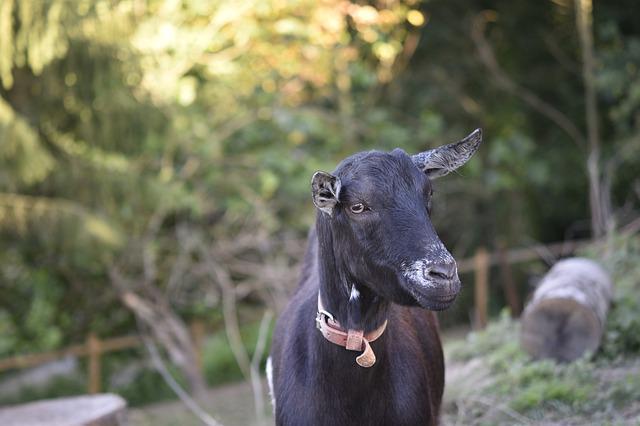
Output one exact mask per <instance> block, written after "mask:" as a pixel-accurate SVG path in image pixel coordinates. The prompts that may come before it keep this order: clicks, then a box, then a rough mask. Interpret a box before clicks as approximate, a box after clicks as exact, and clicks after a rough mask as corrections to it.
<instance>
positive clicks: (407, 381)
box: [278, 364, 436, 426]
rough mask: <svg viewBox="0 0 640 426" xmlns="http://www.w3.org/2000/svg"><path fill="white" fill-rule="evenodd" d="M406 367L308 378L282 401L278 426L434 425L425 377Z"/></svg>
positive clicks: (356, 369)
mask: <svg viewBox="0 0 640 426" xmlns="http://www.w3.org/2000/svg"><path fill="white" fill-rule="evenodd" d="M404 367H405V368H399V366H398V368H394V367H393V366H389V365H385V366H383V365H377V366H374V367H373V369H372V370H371V371H364V370H361V367H358V366H351V369H345V370H342V371H340V370H336V369H333V370H332V371H330V372H327V371H326V370H325V374H319V375H312V376H313V377H311V378H310V377H308V376H307V380H305V382H306V383H304V385H303V386H297V389H298V391H297V392H294V393H290V394H289V395H286V396H285V395H283V397H284V398H283V400H282V404H281V405H279V406H278V411H279V412H280V413H279V414H280V415H282V416H283V417H280V420H282V421H279V422H278V424H287V425H294V424H295V425H297V424H299V425H335V426H342V425H344V426H349V425H398V426H401V425H431V424H435V422H436V420H435V417H434V416H433V410H432V401H431V394H432V390H431V389H429V380H428V372H427V371H426V369H424V368H423V367H422V366H420V365H417V364H416V365H414V366H412V367H413V368H406V367H407V366H404ZM301 385H302V384H301ZM278 403H280V401H279V402H278ZM285 413H286V414H285ZM290 416H291V417H290ZM287 418H288V419H287ZM293 419H295V420H293ZM292 420H293V421H292Z"/></svg>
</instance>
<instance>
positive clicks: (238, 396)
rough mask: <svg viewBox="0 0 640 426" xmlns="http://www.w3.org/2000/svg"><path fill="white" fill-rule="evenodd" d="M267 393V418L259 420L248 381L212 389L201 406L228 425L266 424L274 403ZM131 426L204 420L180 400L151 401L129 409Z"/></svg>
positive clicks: (182, 425)
mask: <svg viewBox="0 0 640 426" xmlns="http://www.w3.org/2000/svg"><path fill="white" fill-rule="evenodd" d="M263 387H264V395H265V405H266V407H265V418H264V421H263V422H262V423H260V422H258V421H257V420H256V415H255V412H254V408H253V394H252V393H251V386H250V385H249V384H248V383H246V382H240V383H233V384H230V385H226V386H220V387H216V388H212V389H210V390H209V393H208V395H207V396H206V398H205V400H204V401H202V402H201V406H202V408H203V409H205V410H206V411H207V412H208V413H210V414H211V415H212V417H213V418H214V419H215V420H217V421H219V422H220V423H222V424H223V425H224V426H265V425H271V424H273V418H272V416H271V403H270V402H269V399H268V397H267V393H266V385H265V386H263ZM129 424H130V425H131V426H196V425H197V426H201V425H202V422H200V421H199V420H198V419H197V418H196V417H195V416H194V415H193V414H191V412H190V411H189V410H188V409H187V408H186V407H185V406H184V404H182V403H181V402H180V401H171V402H164V403H158V404H152V405H147V406H144V407H140V408H135V409H130V410H129Z"/></svg>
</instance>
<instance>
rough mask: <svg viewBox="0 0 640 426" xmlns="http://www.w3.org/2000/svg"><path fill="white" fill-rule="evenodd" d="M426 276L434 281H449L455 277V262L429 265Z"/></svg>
mask: <svg viewBox="0 0 640 426" xmlns="http://www.w3.org/2000/svg"><path fill="white" fill-rule="evenodd" d="M429 266H430V267H429V268H428V269H427V271H428V272H427V274H426V275H428V276H427V278H430V279H432V280H436V281H449V280H452V279H454V278H455V276H456V272H457V268H456V264H455V262H451V263H436V264H433V265H429Z"/></svg>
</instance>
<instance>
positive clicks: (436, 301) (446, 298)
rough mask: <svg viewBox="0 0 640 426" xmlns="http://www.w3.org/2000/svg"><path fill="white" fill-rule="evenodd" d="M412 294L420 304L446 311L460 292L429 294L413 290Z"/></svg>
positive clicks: (432, 309)
mask: <svg viewBox="0 0 640 426" xmlns="http://www.w3.org/2000/svg"><path fill="white" fill-rule="evenodd" d="M411 294H412V295H413V297H414V298H415V299H416V302H418V305H420V306H421V307H423V308H425V309H428V310H430V311H444V310H446V309H449V307H451V305H453V302H454V301H455V300H456V297H458V292H457V291H456V292H455V293H452V294H428V293H423V292H420V291H412V292H411Z"/></svg>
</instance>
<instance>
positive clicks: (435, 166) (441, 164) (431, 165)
mask: <svg viewBox="0 0 640 426" xmlns="http://www.w3.org/2000/svg"><path fill="white" fill-rule="evenodd" d="M481 142H482V130H481V129H476V130H474V131H473V132H472V133H471V134H470V135H469V136H467V137H466V138H464V139H462V140H461V141H459V142H454V143H450V144H448V145H443V146H439V147H437V148H434V149H430V150H429V151H425V152H421V153H420V154H416V155H413V156H412V157H411V160H413V164H415V165H416V167H418V168H419V169H420V170H422V171H423V172H424V173H426V174H427V176H429V177H430V178H432V179H433V178H437V177H440V176H444V175H446V174H448V173H450V172H452V171H454V170H455V169H457V168H458V167H460V166H462V165H463V164H464V163H466V162H467V161H469V159H470V158H471V156H473V154H474V153H475V152H476V151H477V150H478V147H479V146H480V143H481Z"/></svg>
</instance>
